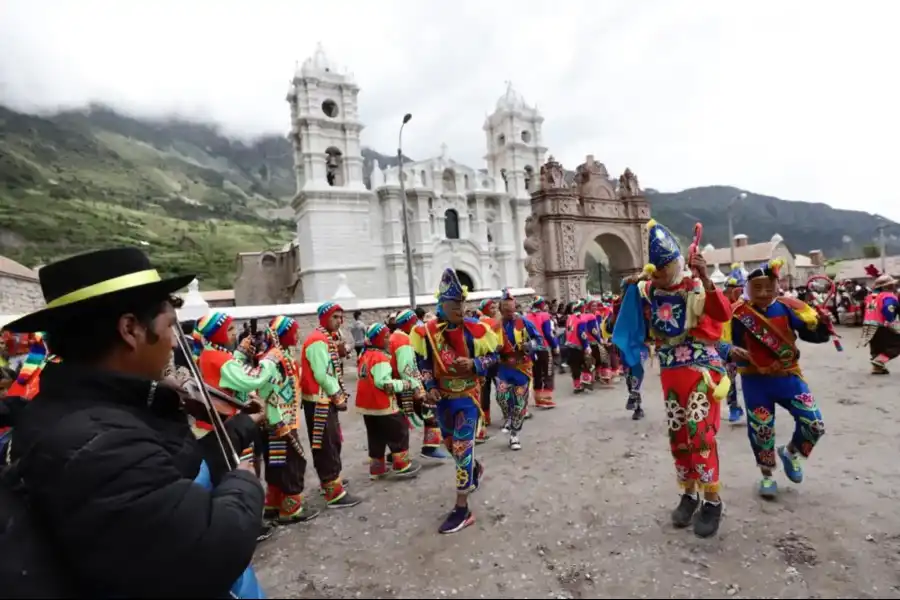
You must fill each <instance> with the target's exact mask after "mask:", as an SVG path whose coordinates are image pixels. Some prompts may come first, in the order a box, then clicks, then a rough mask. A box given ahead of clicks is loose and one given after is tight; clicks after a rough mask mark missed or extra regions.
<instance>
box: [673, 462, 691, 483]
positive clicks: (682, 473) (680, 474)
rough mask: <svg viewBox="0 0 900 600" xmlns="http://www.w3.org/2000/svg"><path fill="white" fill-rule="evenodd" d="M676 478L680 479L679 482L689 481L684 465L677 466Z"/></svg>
mask: <svg viewBox="0 0 900 600" xmlns="http://www.w3.org/2000/svg"><path fill="white" fill-rule="evenodd" d="M675 477H677V478H678V481H687V478H688V470H687V467H684V466H682V465H675Z"/></svg>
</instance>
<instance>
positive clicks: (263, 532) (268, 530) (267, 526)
mask: <svg viewBox="0 0 900 600" xmlns="http://www.w3.org/2000/svg"><path fill="white" fill-rule="evenodd" d="M276 527H277V525H275V524H274V523H268V522H264V523H263V524H262V526H261V527H260V529H259V535H258V536H256V542H257V543H260V542H264V541H266V540H267V539H269V538H270V537H272V536H273V535H274V534H275V528H276Z"/></svg>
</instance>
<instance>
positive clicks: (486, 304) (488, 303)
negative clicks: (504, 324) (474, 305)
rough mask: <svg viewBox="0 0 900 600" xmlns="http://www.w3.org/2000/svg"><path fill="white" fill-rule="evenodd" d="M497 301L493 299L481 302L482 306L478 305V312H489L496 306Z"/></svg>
mask: <svg viewBox="0 0 900 600" xmlns="http://www.w3.org/2000/svg"><path fill="white" fill-rule="evenodd" d="M496 302H497V301H496V300H494V299H493V298H485V299H484V300H482V301H481V304H479V305H478V310H479V311H481V312H482V313H486V312H488V310H490V309H491V308H493V306H494V304H496Z"/></svg>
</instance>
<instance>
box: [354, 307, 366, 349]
mask: <svg viewBox="0 0 900 600" xmlns="http://www.w3.org/2000/svg"><path fill="white" fill-rule="evenodd" d="M350 335H351V336H353V348H354V349H355V350H356V360H359V357H360V356H361V355H362V351H363V348H365V347H366V324H365V323H363V322H362V311H359V310H357V311H354V313H353V322H352V323H350Z"/></svg>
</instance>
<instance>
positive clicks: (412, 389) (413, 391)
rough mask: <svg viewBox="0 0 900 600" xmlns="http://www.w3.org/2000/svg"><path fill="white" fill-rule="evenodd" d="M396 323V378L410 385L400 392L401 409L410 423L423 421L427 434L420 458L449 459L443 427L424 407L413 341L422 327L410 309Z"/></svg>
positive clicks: (393, 351)
mask: <svg viewBox="0 0 900 600" xmlns="http://www.w3.org/2000/svg"><path fill="white" fill-rule="evenodd" d="M394 324H395V326H396V329H395V330H394V332H393V333H391V337H390V352H391V366H392V367H393V377H394V379H400V380H403V381H408V382H409V389H407V390H403V391H400V392H398V393H397V397H398V400H399V402H400V408H401V409H402V410H403V412H404V413H405V414H406V417H407V419H409V420H410V423H413V424H417V423H418V422H419V421H420V420H421V423H422V426H423V429H424V430H425V433H424V437H423V438H422V451H421V453H420V456H421V457H422V458H424V459H426V460H431V461H441V462H443V461H446V460H449V459H450V455H449V454H447V451H446V450H444V448H443V447H442V446H443V444H442V443H441V428H440V426H439V425H438V422H437V418H436V417H435V416H434V412H433V411H432V410H431V409H426V408H425V406H424V405H425V393H424V388H423V386H422V384H421V382H422V374H421V373H420V372H419V364H418V359H417V354H416V351H415V350H414V349H413V347H412V344H411V343H410V340H409V336H410V333H411V332H412V330H413V328H415V327H416V326H417V325H418V317H417V316H416V313H415V312H413V311H411V310H409V309H407V310H404V311H402V312H401V313H400V314H398V315H397V317H396V319H395V320H394ZM423 327H424V325H423Z"/></svg>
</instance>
